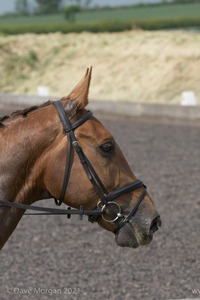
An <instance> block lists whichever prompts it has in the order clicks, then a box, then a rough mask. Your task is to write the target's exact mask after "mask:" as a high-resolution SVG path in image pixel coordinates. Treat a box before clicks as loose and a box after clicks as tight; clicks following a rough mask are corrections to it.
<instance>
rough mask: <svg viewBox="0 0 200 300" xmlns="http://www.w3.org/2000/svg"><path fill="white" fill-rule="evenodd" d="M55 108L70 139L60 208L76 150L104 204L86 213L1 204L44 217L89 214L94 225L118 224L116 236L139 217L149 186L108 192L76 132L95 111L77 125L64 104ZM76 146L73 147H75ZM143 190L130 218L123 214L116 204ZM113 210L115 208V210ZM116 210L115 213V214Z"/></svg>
mask: <svg viewBox="0 0 200 300" xmlns="http://www.w3.org/2000/svg"><path fill="white" fill-rule="evenodd" d="M53 106H54V107H55V109H56V111H57V113H58V116H59V118H60V121H61V123H62V126H63V130H64V133H65V135H66V136H67V154H66V164H65V173H64V179H63V185H62V189H61V191H60V195H59V198H58V199H57V198H54V200H55V203H56V205H58V206H60V205H61V204H62V203H63V201H64V198H65V194H66V190H67V185H68V181H69V176H70V168H71V164H72V161H71V154H72V149H73V148H74V149H75V151H76V153H77V155H78V157H79V160H80V162H81V164H82V166H83V169H84V171H85V173H86V175H87V178H88V179H89V181H90V182H91V184H92V185H93V187H94V189H95V191H96V194H97V195H98V197H99V199H100V201H99V202H98V204H97V206H96V208H94V209H93V210H87V211H86V210H84V209H83V206H82V205H81V206H80V209H79V210H77V209H71V208H70V207H69V208H68V209H54V208H44V207H38V206H31V205H26V204H20V203H14V202H10V201H2V200H0V205H2V206H8V207H15V208H20V209H25V210H26V209H29V210H35V211H40V212H42V213H40V215H44V214H47V215H55V214H56V215H58V214H59V215H61V214H65V215H67V217H68V218H70V216H71V215H79V216H80V219H82V217H83V215H87V216H88V217H89V221H90V222H92V223H94V222H97V221H98V219H99V218H100V217H102V218H103V220H104V221H105V222H108V223H114V222H117V223H116V225H117V227H116V228H115V230H114V233H115V234H116V233H117V232H118V231H119V230H120V229H121V228H122V227H123V226H124V225H125V224H129V223H130V221H131V220H132V219H133V218H134V216H135V214H136V213H137V210H138V208H139V206H140V204H141V203H142V201H143V200H144V197H145V194H146V186H145V185H144V184H143V182H142V181H141V180H136V181H134V182H131V183H128V184H126V185H123V186H121V187H120V188H118V189H115V190H113V191H111V192H108V191H107V189H106V187H105V186H104V184H103V183H102V181H101V180H100V178H99V176H98V175H97V173H96V171H95V170H94V168H93V166H92V165H91V163H90V161H89V160H88V158H87V157H86V155H85V153H84V152H83V150H82V148H81V147H80V145H79V143H78V141H77V139H76V137H75V135H74V130H75V129H76V128H78V127H79V126H81V125H82V124H83V123H85V122H86V121H87V120H89V119H90V118H91V117H92V115H93V114H92V112H91V111H87V113H86V114H84V115H83V116H82V117H81V118H80V119H78V120H77V121H75V122H74V123H72V124H71V123H70V121H69V119H68V117H67V115H66V113H65V110H64V108H63V105H62V103H61V102H60V101H54V102H53ZM72 147H73V148H72ZM141 187H143V190H142V192H141V194H140V196H139V198H138V200H137V202H136V204H135V205H134V207H133V208H132V210H131V211H130V213H129V214H128V215H125V214H123V213H122V209H121V206H120V205H119V204H118V203H117V202H115V201H113V200H115V199H116V198H118V197H120V196H121V195H123V194H126V193H129V192H132V191H135V190H137V189H139V188H141ZM113 207H114V208H115V209H114V210H113ZM106 210H108V211H111V213H112V215H114V216H113V217H112V218H111V219H109V218H108V217H107V213H106ZM112 210H113V211H112ZM26 214H27V215H32V214H33V213H26Z"/></svg>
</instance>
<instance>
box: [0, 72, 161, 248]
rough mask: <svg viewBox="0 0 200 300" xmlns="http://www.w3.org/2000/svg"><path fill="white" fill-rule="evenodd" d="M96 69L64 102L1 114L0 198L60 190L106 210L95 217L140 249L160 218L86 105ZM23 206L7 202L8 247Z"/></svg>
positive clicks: (74, 201)
mask: <svg viewBox="0 0 200 300" xmlns="http://www.w3.org/2000/svg"><path fill="white" fill-rule="evenodd" d="M91 71H92V69H91V68H90V69H87V72H86V74H85V76H84V77H83V78H82V80H81V81H80V82H79V83H78V85H77V86H76V87H75V88H74V89H73V90H72V91H71V93H70V94H69V95H68V96H65V97H63V98H62V99H60V101H59V102H57V104H55V102H49V103H48V104H46V105H43V106H39V107H34V108H29V109H26V110H24V111H22V112H18V113H15V115H13V116H11V117H10V118H8V117H6V118H5V117H4V118H2V120H3V121H2V123H0V125H1V128H0V135H1V141H2V143H1V149H0V151H1V157H0V165H1V174H0V195H1V199H0V200H6V201H10V202H14V203H22V204H32V203H33V202H35V201H37V200H41V199H45V198H47V199H49V198H52V197H54V198H56V199H58V200H57V201H58V204H59V203H61V202H64V203H65V204H66V205H68V206H71V207H73V208H75V209H77V208H79V207H80V206H82V207H84V209H85V210H91V211H94V210H99V211H100V214H99V216H91V217H90V218H89V219H90V221H92V222H94V221H96V222H98V224H99V225H100V226H101V227H103V228H104V229H106V230H108V231H111V232H113V233H114V235H115V240H116V243H117V244H118V245H119V246H122V247H131V248H136V247H138V246H139V245H145V244H148V243H150V242H151V240H152V238H153V234H154V232H155V231H157V230H158V227H159V226H160V225H161V221H160V217H159V214H158V212H157V210H156V208H155V206H154V204H153V201H152V199H151V197H150V196H149V194H148V193H147V190H146V187H145V185H144V184H143V183H142V182H141V181H140V180H138V179H137V178H136V177H135V175H134V173H133V172H132V170H131V169H130V167H129V165H128V162H127V161H126V159H125V157H124V155H123V153H122V151H121V150H120V147H119V146H118V144H117V143H116V141H115V139H114V137H113V136H112V134H111V133H110V132H109V131H108V130H107V129H106V128H105V127H104V126H103V125H102V124H101V123H100V122H99V121H98V120H97V119H96V118H95V117H93V115H92V113H90V112H88V111H87V105H88V94H89V87H90V80H91ZM0 121H1V120H0ZM59 201H60V202H59ZM24 212H25V210H20V209H18V208H16V207H3V206H2V205H1V206H0V220H1V221H0V222H1V224H0V225H1V226H0V247H1V248H2V247H3V245H4V244H5V242H6V240H7V239H8V237H9V236H10V235H11V233H12V232H13V230H14V229H15V227H16V226H17V224H18V222H19V220H20V219H21V217H22V215H23V214H24Z"/></svg>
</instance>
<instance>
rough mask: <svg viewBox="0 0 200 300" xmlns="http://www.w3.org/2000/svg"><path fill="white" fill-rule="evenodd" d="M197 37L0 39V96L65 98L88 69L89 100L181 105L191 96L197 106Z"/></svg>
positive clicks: (131, 34) (179, 33)
mask: <svg viewBox="0 0 200 300" xmlns="http://www.w3.org/2000/svg"><path fill="white" fill-rule="evenodd" d="M199 45H200V34H199V32H198V31H183V30H170V31H142V30H132V31H126V32H119V33H112V34H110V33H99V34H94V33H89V32H83V33H78V34H77V33H70V34H62V33H59V32H57V33H53V34H25V35H10V36H3V35H2V36H0V74H2V76H1V77H0V92H1V93H16V94H30V95H34V94H37V88H38V86H47V87H48V88H49V93H50V95H52V96H54V97H61V96H64V95H66V94H68V93H69V92H70V89H71V87H73V86H74V85H75V84H76V83H77V81H78V80H80V78H81V77H82V76H83V74H84V72H85V69H86V67H88V66H93V67H94V70H93V71H94V72H93V76H92V87H91V90H90V98H91V99H98V100H101V99H109V100H121V101H122V100H124V101H135V102H147V103H155V102H156V103H176V104H178V103H180V96H181V93H182V92H183V91H188V90H189V91H191V90H192V91H194V92H195V95H196V97H197V101H198V104H200V84H199V70H200V47H199Z"/></svg>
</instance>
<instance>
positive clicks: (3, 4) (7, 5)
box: [0, 0, 151, 14]
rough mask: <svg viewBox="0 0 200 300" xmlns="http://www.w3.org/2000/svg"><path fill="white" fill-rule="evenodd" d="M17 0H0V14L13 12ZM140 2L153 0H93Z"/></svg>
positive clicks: (100, 1) (101, 1)
mask: <svg viewBox="0 0 200 300" xmlns="http://www.w3.org/2000/svg"><path fill="white" fill-rule="evenodd" d="M15 1H16V0H0V14H4V13H7V12H13V11H14V9H15ZM34 2H35V1H34V0H29V3H34ZM138 2H151V0H92V4H93V6H95V5H99V6H105V5H109V6H115V5H116V6H117V5H129V4H135V3H138Z"/></svg>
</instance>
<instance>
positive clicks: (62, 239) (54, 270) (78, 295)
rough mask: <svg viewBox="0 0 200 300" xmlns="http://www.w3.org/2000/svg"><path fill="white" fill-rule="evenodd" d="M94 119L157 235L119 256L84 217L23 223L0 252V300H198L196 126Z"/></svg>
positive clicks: (199, 147) (199, 149)
mask: <svg viewBox="0 0 200 300" xmlns="http://www.w3.org/2000/svg"><path fill="white" fill-rule="evenodd" d="M14 109H16V107H15V108H9V109H8V108H7V109H5V108H3V107H1V108H0V115H4V114H5V113H8V112H11V111H12V110H14ZM97 116H98V114H97ZM98 117H99V119H100V120H101V121H102V122H103V124H104V125H105V126H106V127H107V128H108V129H109V130H110V131H111V132H112V134H113V135H114V136H115V138H116V141H117V142H118V144H119V145H120V147H121V149H122V151H123V153H124V154H125V157H126V158H127V160H128V161H129V163H130V165H131V168H132V169H133V170H134V173H135V174H136V175H137V177H138V178H140V179H142V180H143V181H144V183H145V184H146V185H147V187H148V191H149V192H150V194H151V196H152V198H153V200H154V202H155V204H156V207H157V209H158V211H159V212H160V215H161V218H162V222H163V225H162V228H161V230H159V232H157V233H156V234H155V235H154V240H153V242H152V243H151V244H150V245H148V246H146V247H140V248H139V249H136V250H130V249H129V250H123V249H121V248H119V247H117V246H116V244H115V241H114V237H113V235H112V234H111V233H108V232H106V231H104V230H103V229H101V228H100V227H98V225H97V224H91V223H89V222H88V221H87V218H86V217H85V218H84V220H83V221H79V219H78V217H77V216H74V217H73V216H72V218H71V219H70V220H68V219H67V218H66V217H65V216H24V217H23V219H22V221H21V222H20V223H19V225H18V227H17V229H16V230H15V232H14V233H13V235H12V236H11V238H10V239H9V241H8V242H7V244H6V245H5V247H4V248H3V250H2V251H1V259H0V270H1V273H0V295H1V300H10V299H44V300H45V299H81V300H86V299H87V300H88V299H96V300H106V299H110V300H121V299H123V300H131V299H134V300H142V299H144V300H145V299H152V300H154V299H155V300H159V299H198V298H200V259H199V257H200V256H199V254H200V238H199V228H200V182H199V177H200V125H199V124H193V123H191V122H190V123H188V122H187V123H184V122H176V123H174V122H171V121H166V122H161V121H159V120H153V119H151V120H144V119H138V118H137V119H135V118H122V117H119V118H118V117H114V116H112V117H107V116H102V114H101V115H99V116H98ZM77 184H78V183H77ZM43 203H44V204H43V205H45V206H47V205H48V206H49V205H51V206H54V204H53V201H51V200H45V201H43ZM48 203H50V204H48Z"/></svg>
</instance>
